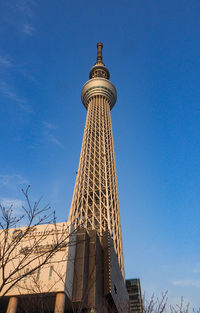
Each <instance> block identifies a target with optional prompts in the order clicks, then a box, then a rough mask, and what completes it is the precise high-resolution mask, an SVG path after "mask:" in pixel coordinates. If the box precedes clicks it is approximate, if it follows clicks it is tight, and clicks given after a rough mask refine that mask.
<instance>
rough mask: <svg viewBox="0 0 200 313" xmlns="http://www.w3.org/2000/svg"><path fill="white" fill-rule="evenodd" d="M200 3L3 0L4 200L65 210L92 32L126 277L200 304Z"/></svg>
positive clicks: (0, 178)
mask: <svg viewBox="0 0 200 313" xmlns="http://www.w3.org/2000/svg"><path fill="white" fill-rule="evenodd" d="M199 16H200V2H199V1H198V0H196V1H194V0H191V1H185V0H182V1H178V0H173V1H172V0H168V1H165V0H164V1H158V0H152V1H147V0H143V1H141V0H140V1H139V0H106V1H105V0H102V1H96V0H90V1H89V0H84V1H81V0H79V1H77V0H74V1H69V0H59V1H58V0H57V1H53V0H42V1H38V0H15V1H14V0H10V1H1V2H0V38H1V45H0V116H1V123H0V134H1V136H0V140H1V148H0V151H1V153H0V164H1V167H0V199H1V202H2V203H3V204H5V205H9V204H10V203H14V205H15V208H16V210H20V207H21V203H22V201H23V197H22V194H21V192H20V189H21V188H22V187H24V186H26V185H27V184H30V185H31V195H32V198H33V199H38V198H39V197H40V196H41V195H42V196H43V203H44V204H46V203H47V202H49V203H50V204H51V207H52V208H53V209H55V210H56V212H57V217H58V221H63V220H66V219H67V217H68V213H69V208H70V204H71V199H72V193H73V188H74V183H75V177H76V170H77V167H78V161H79V155H80V149H81V141H82V135H83V130H84V124H85V118H86V110H85V108H84V107H83V105H82V104H81V100H80V92H81V88H82V86H83V84H84V83H85V82H86V81H87V79H88V73H89V70H90V68H91V66H92V65H93V64H94V63H95V58H96V43H97V42H98V41H102V42H103V43H104V49H103V56H104V62H105V64H106V65H107V67H108V68H109V70H110V73H111V81H112V82H113V83H114V84H115V86H116V88H117V91H118V101H117V103H116V105H115V107H114V109H113V110H112V113H111V115H112V124H113V132H114V144H115V153H116V163H117V176H118V185H119V198H120V211H121V220H122V231H123V246H124V258H125V271H126V277H127V278H134V277H140V278H141V283H142V289H143V291H146V293H147V294H151V293H152V292H155V293H156V294H159V293H160V292H161V291H165V290H168V292H169V298H170V301H171V302H172V303H175V302H177V301H178V300H177V299H180V297H181V296H184V298H185V299H186V300H188V301H190V302H191V303H192V304H193V305H196V306H197V305H199V306H200V298H199V293H200V249H199V247H200V227H199V224H200V223H199V221H200V192H199V190H200V179H199V177H200V167H199V160H200V140H199V138H200V127H199V125H200V105H199V100H200V88H199V82H200V62H199V55H200V42H199V38H200V18H199Z"/></svg>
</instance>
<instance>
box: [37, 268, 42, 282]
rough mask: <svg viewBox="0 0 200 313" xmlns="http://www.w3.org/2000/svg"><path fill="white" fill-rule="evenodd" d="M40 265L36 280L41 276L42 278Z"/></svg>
mask: <svg viewBox="0 0 200 313" xmlns="http://www.w3.org/2000/svg"><path fill="white" fill-rule="evenodd" d="M40 269H41V268H40V267H38V270H37V276H36V281H38V280H39V278H40Z"/></svg>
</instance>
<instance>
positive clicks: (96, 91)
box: [69, 43, 124, 276]
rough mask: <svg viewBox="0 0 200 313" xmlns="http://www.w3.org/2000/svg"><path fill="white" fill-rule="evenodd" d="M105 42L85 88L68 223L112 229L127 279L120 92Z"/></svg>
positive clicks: (98, 228) (101, 230)
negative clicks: (117, 134) (115, 114)
mask: <svg viewBox="0 0 200 313" xmlns="http://www.w3.org/2000/svg"><path fill="white" fill-rule="evenodd" d="M102 47H103V44H102V43H98V44H97V48H98V54H97V62H96V64H95V65H94V66H93V67H92V69H91V71H90V79H89V81H88V82H87V83H86V84H85V85H84V86H83V89H82V94H81V98H82V102H83V104H84V105H85V107H86V109H87V110H88V112H87V118H86V124H85V130H84V136H83V142H82V149H81V155H80V161H79V168H78V172H77V178H76V183H75V188H74V193H73V198H72V204H71V209H70V214H69V221H71V222H72V223H73V224H74V226H75V227H78V226H80V225H81V226H84V227H85V228H87V229H96V230H97V231H98V233H99V235H100V236H102V234H103V232H104V231H105V230H106V229H109V231H110V234H111V236H112V239H113V243H114V247H115V251H116V253H117V256H118V260H119V265H120V267H121V271H122V274H123V276H124V262H123V249H122V238H121V225H120V212H119V199H118V188H117V175H116V166H115V154H114V145H113V135H112V125H111V116H110V110H111V109H112V107H113V106H114V104H115V102H116V98H117V93H116V89H115V87H114V85H113V84H112V83H111V82H110V81H109V78H110V74H109V71H108V69H107V68H106V67H105V65H104V63H103V61H102Z"/></svg>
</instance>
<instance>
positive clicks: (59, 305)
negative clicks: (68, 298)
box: [54, 292, 65, 313]
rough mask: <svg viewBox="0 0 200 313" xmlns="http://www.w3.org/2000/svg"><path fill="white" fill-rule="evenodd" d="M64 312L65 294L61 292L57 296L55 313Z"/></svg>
mask: <svg viewBox="0 0 200 313" xmlns="http://www.w3.org/2000/svg"><path fill="white" fill-rule="evenodd" d="M64 310H65V294H64V292H59V293H57V294H56V302H55V308H54V313H64Z"/></svg>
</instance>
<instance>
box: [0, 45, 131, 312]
mask: <svg viewBox="0 0 200 313" xmlns="http://www.w3.org/2000/svg"><path fill="white" fill-rule="evenodd" d="M102 48H103V44H102V43H100V42H99V43H98V44H97V61H96V63H95V64H94V66H93V67H92V69H91V70H90V73H89V80H88V81H87V82H86V84H85V85H84V86H83V88H82V92H81V99H82V102H83V105H84V106H85V108H86V109H87V118H86V124H85V130H84V135H83V142H82V149H81V155H80V162H79V167H78V172H77V177H76V183H75V188H74V193H73V198H72V204H71V209H70V213H69V218H68V223H67V225H66V226H62V225H60V227H61V228H62V230H63V229H64V228H63V227H67V229H68V232H69V237H68V239H67V241H66V242H67V244H66V245H64V246H61V248H62V249H59V251H58V253H57V254H55V256H54V257H53V258H52V259H50V260H49V262H47V263H46V264H45V265H44V266H42V267H41V268H40V269H39V272H38V271H37V272H36V273H35V272H34V271H31V270H30V269H31V264H30V266H29V269H28V271H29V275H28V276H25V277H24V278H25V279H24V280H23V281H21V282H20V283H21V285H19V284H18V285H16V286H15V287H13V288H11V289H10V290H9V293H7V295H6V297H4V301H3V302H4V306H5V307H7V313H22V312H23V303H24V302H23V301H26V300H27V301H28V303H31V302H30V301H31V299H33V298H34V299H36V300H35V302H34V303H35V304H34V305H35V306H34V305H31V306H30V305H29V313H30V312H31V313H36V312H37V313H39V311H40V308H39V307H41V305H40V304H39V303H40V302H39V299H43V300H42V301H43V302H44V301H45V305H46V304H48V310H46V309H44V310H43V312H44V313H47V311H48V313H49V312H55V313H64V312H74V311H75V312H80V313H81V312H88V313H94V312H95V313H101V312H105V313H111V312H115V313H128V312H129V297H128V292H127V289H126V285H125V279H124V260H123V249H122V238H121V224H120V212H119V199H118V188H117V175H116V166H115V155H114V145H113V134H112V125H111V115H110V111H111V110H112V108H113V107H114V105H115V103H116V100H117V92H116V89H115V87H114V85H113V84H112V83H111V82H110V80H109V79H110V73H109V71H108V69H107V68H106V66H105V65H104V63H103V58H102ZM61 224H62V223H61ZM40 227H42V226H40ZM40 227H38V229H37V230H35V231H34V232H33V233H32V234H30V235H29V239H28V242H29V245H31V244H32V242H34V238H36V236H37V234H38V236H40V235H41V234H42V230H40ZM49 227H50V228H51V225H49ZM71 227H72V228H73V229H74V231H75V235H74V232H73V236H71V233H72V230H71V229H72V228H71ZM69 229H70V230H69ZM62 230H61V234H62ZM16 231H18V232H16ZM20 231H21V229H18V230H12V232H13V234H17V236H18V235H19V233H20ZM22 231H23V230H22ZM45 231H46V230H45ZM36 233H37V234H36ZM39 234H40V235H39ZM54 235H56V232H55V234H54V232H50V233H49V234H48V236H47V238H46V237H45V238H46V239H45V240H44V242H43V241H42V240H40V241H39V244H38V245H37V249H39V250H41V251H43V250H44V249H45V245H46V246H48V245H49V240H50V239H51V238H53V237H52V236H54ZM14 237H15V236H14ZM47 239H48V240H47ZM12 240H16V238H11V242H13V241H12ZM24 240H27V238H26V237H25V238H24ZM24 240H22V241H21V245H22V246H23V247H21V248H20V249H19V258H18V261H17V262H19V260H21V258H22V255H23V251H24V253H26V251H29V252H30V251H32V252H30V253H29V256H30V257H31V256H32V255H33V254H34V253H36V252H37V249H32V250H30V249H29V247H28V248H27V249H29V250H26V249H25V250H24V248H25V242H24ZM46 240H47V241H48V242H46ZM16 242H17V241H16ZM48 247H49V246H48ZM31 253H32V254H31ZM38 259H39V258H38ZM35 262H37V258H36V259H35ZM59 264H60V265H59ZM13 265H14V264H13ZM52 269H56V270H54V271H53V270H52ZM24 270H26V269H25V268H24ZM52 282H53V284H52ZM33 283H35V284H36V285H39V286H41V284H42V286H43V289H42V288H40V290H39V291H38V292H35V291H34V290H35V289H34V288H35V286H34V284H33ZM41 303H42V302H41ZM0 305H1V304H0ZM43 305H44V303H43ZM38 306H39V307H38ZM20 307H21V309H20ZM0 310H1V307H0ZM4 312H5V311H4ZM1 313H3V312H1Z"/></svg>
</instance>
